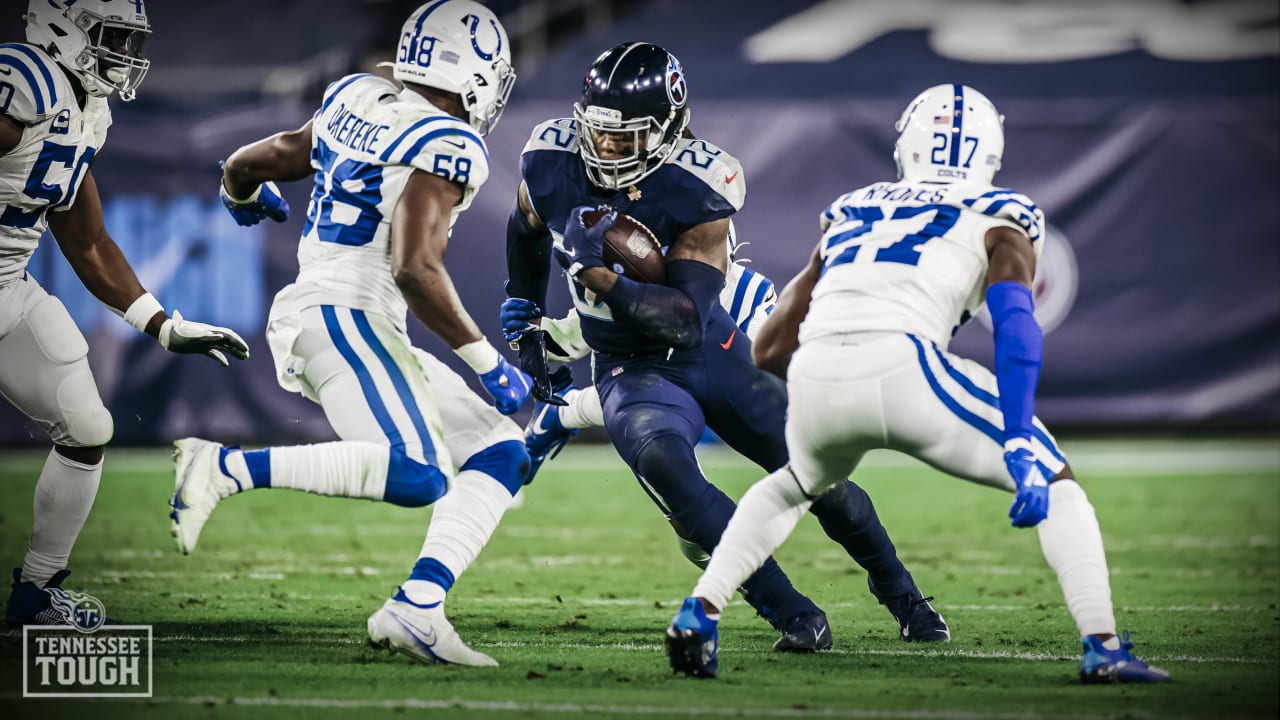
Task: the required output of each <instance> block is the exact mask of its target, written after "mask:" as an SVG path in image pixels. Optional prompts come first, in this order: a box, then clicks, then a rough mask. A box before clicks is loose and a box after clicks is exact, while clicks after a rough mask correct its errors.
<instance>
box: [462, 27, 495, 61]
mask: <svg viewBox="0 0 1280 720" xmlns="http://www.w3.org/2000/svg"><path fill="white" fill-rule="evenodd" d="M467 17H469V18H471V48H472V49H473V50H475V51H476V55H479V56H480V59H481V60H484V61H486V62H492V61H493V59H494V58H495V57H497V56H498V53H500V52H502V31H501V30H499V29H498V23H497V21H496V20H494V19H492V18H490V19H489V25H490V27H492V28H493V34H494V35H496V36H497V37H498V47H496V48H494V49H493V52H485V51H484V50H481V49H480V43H478V42H476V29H477V28H479V27H480V17H479V16H478V15H468V16H467Z"/></svg>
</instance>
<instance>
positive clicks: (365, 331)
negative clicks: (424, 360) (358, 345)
mask: <svg viewBox="0 0 1280 720" xmlns="http://www.w3.org/2000/svg"><path fill="white" fill-rule="evenodd" d="M351 318H352V319H353V320H355V323H356V329H357V330H359V331H360V337H362V338H364V341H365V342H367V343H369V347H370V349H372V350H373V354H374V355H377V356H378V360H379V361H381V362H382V367H383V368H384V369H385V370H386V371H387V375H388V376H389V377H390V378H391V385H392V387H394V388H395V389H396V394H397V395H399V396H400V402H401V404H403V405H404V409H405V412H407V413H409V420H410V421H412V422H413V427H414V429H415V430H417V431H418V440H419V441H421V443H422V456H423V458H424V459H425V460H426V462H427V464H428V465H437V466H438V465H439V463H438V462H436V446H435V443H433V442H432V441H431V433H430V432H428V431H427V421H426V420H425V419H423V417H422V410H421V409H420V408H419V407H418V402H417V400H416V399H415V398H414V396H413V390H412V389H411V388H410V387H409V381H408V380H406V379H405V377H404V373H403V372H401V371H400V366H399V365H396V362H395V360H394V359H392V357H391V353H389V352H387V348H386V347H385V346H383V344H382V342H381V341H380V340H379V339H378V336H377V334H375V333H374V332H373V326H372V325H370V324H369V318H368V316H366V315H365V314H364V311H363V310H352V311H351Z"/></svg>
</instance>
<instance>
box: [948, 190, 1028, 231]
mask: <svg viewBox="0 0 1280 720" xmlns="http://www.w3.org/2000/svg"><path fill="white" fill-rule="evenodd" d="M974 193H977V190H974ZM961 204H962V205H963V206H964V207H966V208H968V209H970V210H972V211H974V212H976V213H981V214H983V215H987V216H989V217H993V218H997V219H1000V220H1008V221H1011V222H1013V223H1015V224H1017V225H1018V226H1019V227H1021V228H1022V229H1023V230H1024V231H1025V232H1026V233H1027V237H1029V238H1031V242H1033V243H1034V242H1037V241H1038V240H1040V238H1041V237H1043V236H1044V224H1045V220H1044V212H1043V211H1041V210H1040V208H1038V207H1036V204H1035V203H1033V202H1031V198H1029V197H1027V196H1026V195H1023V194H1021V193H1019V192H1017V191H1015V190H1009V189H1008V188H995V189H992V190H988V191H986V192H983V193H981V194H976V195H975V194H972V193H971V194H970V196H969V197H965V198H964V199H963V200H962V201H961Z"/></svg>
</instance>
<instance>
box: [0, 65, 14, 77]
mask: <svg viewBox="0 0 1280 720" xmlns="http://www.w3.org/2000/svg"><path fill="white" fill-rule="evenodd" d="M12 74H13V68H7V67H0V75H12Z"/></svg>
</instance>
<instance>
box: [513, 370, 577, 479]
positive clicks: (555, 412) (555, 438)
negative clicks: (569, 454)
mask: <svg viewBox="0 0 1280 720" xmlns="http://www.w3.org/2000/svg"><path fill="white" fill-rule="evenodd" d="M568 394H569V392H568V391H566V392H565V393H564V395H562V397H564V396H567V395H568ZM577 434H578V430H577V429H576V428H575V429H573V430H570V429H568V428H566V427H565V426H564V425H562V424H561V423H560V408H559V407H558V406H556V405H550V404H548V403H544V402H538V403H535V404H534V406H533V419H531V420H530V421H529V424H528V426H526V427H525V429H524V447H525V450H527V451H529V474H528V475H525V478H524V484H525V485H528V484H529V483H531V482H533V477H534V476H535V475H537V474H538V469H539V468H541V467H542V463H543V462H544V461H546V460H547V458H548V456H550V457H555V456H556V455H559V454H560V451H561V450H563V449H564V446H565V443H567V442H569V438H571V437H573V436H574V435H577Z"/></svg>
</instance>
